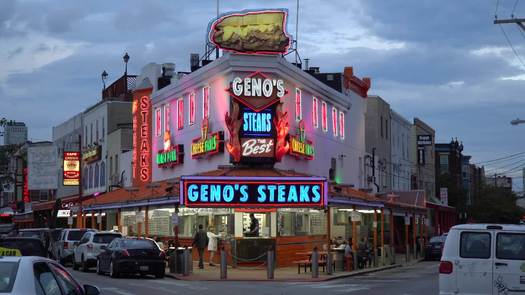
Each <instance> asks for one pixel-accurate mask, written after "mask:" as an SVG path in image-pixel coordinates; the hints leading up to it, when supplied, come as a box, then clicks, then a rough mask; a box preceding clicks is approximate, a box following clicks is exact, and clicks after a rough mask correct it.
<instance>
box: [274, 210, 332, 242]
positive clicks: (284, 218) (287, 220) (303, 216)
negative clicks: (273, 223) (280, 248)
mask: <svg viewBox="0 0 525 295" xmlns="http://www.w3.org/2000/svg"><path fill="white" fill-rule="evenodd" d="M277 216H278V217H277V218H278V220H277V228H278V233H279V236H307V235H326V234H327V226H328V225H327V217H326V213H325V212H324V211H323V210H313V209H279V211H278V212H277Z"/></svg>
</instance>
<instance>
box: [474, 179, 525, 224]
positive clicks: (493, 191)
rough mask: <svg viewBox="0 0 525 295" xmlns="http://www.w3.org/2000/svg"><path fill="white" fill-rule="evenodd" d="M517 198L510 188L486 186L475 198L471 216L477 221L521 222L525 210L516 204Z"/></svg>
mask: <svg viewBox="0 0 525 295" xmlns="http://www.w3.org/2000/svg"><path fill="white" fill-rule="evenodd" d="M516 199H517V196H516V194H515V193H514V192H512V191H511V190H509V189H505V188H501V187H492V186H486V187H484V188H483V189H482V191H481V192H480V194H479V196H476V198H475V199H474V204H473V205H472V207H471V211H470V217H471V218H472V219H473V221H475V222H476V223H519V222H520V220H521V219H522V218H523V216H524V214H525V210H523V209H522V208H520V207H518V206H517V205H516Z"/></svg>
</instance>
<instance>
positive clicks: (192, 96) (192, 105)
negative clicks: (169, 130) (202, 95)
mask: <svg viewBox="0 0 525 295" xmlns="http://www.w3.org/2000/svg"><path fill="white" fill-rule="evenodd" d="M189 101H190V102H189V112H190V114H189V116H188V117H189V122H188V123H189V125H190V126H191V125H193V124H195V93H194V92H192V93H190V99H189Z"/></svg>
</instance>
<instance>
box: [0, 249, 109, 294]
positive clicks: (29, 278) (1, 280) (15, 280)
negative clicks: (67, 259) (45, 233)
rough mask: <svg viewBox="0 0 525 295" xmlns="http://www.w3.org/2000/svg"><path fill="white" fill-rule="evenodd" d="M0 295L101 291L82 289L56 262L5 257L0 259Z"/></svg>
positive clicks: (34, 258)
mask: <svg viewBox="0 0 525 295" xmlns="http://www.w3.org/2000/svg"><path fill="white" fill-rule="evenodd" d="M33 282H34V283H33ZM0 293H2V294H24V295H33V294H34V295H41V294H68V295H69V294H71V295H98V294H100V290H99V289H98V288H97V287H95V286H92V285H84V286H81V285H80V284H79V283H78V282H77V281H76V280H75V279H74V278H73V277H72V276H71V274H70V273H69V272H68V271H67V270H66V269H65V268H64V267H62V266H61V265H59V264H57V263H56V262H55V261H53V260H50V259H47V258H41V257H12V256H3V257H0Z"/></svg>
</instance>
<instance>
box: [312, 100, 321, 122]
mask: <svg viewBox="0 0 525 295" xmlns="http://www.w3.org/2000/svg"><path fill="white" fill-rule="evenodd" d="M312 122H313V125H314V128H319V100H318V99H317V97H315V96H314V98H313V99H312Z"/></svg>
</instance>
